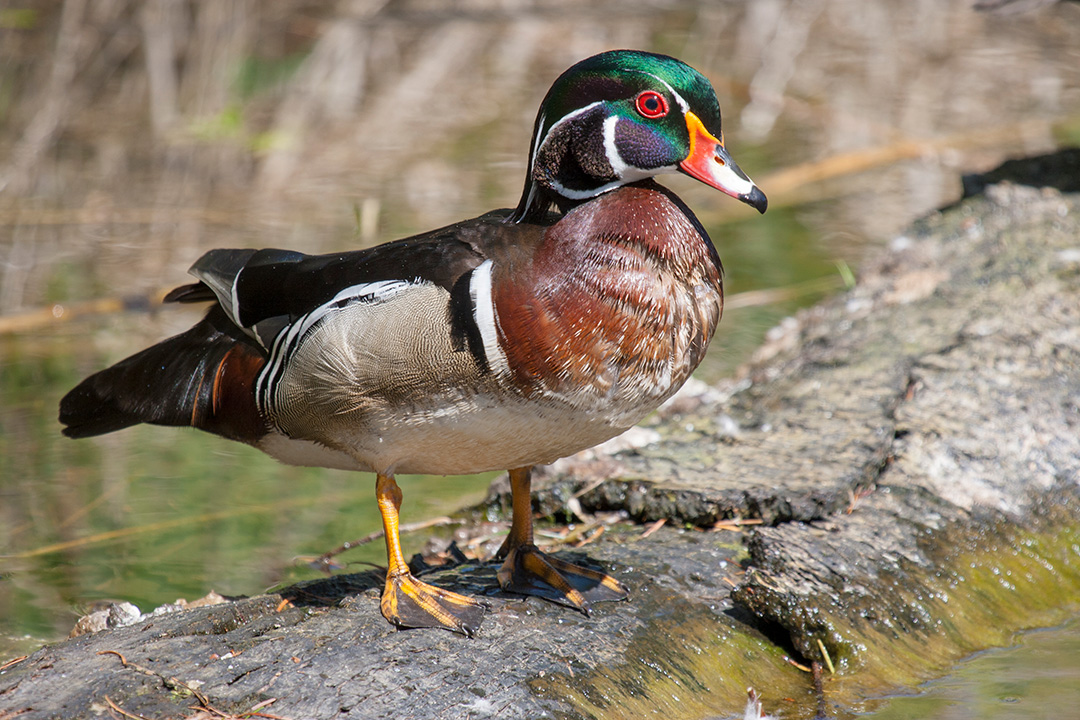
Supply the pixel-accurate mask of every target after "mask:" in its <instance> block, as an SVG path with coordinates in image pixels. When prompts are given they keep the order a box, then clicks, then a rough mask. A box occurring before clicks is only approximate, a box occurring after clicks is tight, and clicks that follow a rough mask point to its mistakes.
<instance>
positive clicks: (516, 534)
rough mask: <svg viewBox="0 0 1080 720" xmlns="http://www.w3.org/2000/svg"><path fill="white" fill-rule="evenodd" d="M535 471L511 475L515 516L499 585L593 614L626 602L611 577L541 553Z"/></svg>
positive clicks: (523, 470) (625, 594)
mask: <svg viewBox="0 0 1080 720" xmlns="http://www.w3.org/2000/svg"><path fill="white" fill-rule="evenodd" d="M531 473H532V468H531V467H526V468H517V469H515V470H511V471H510V490H511V498H512V502H513V506H514V515H513V519H512V521H511V523H510V534H509V535H508V536H507V538H506V541H505V542H504V543H503V545H502V547H501V548H500V549H499V552H498V554H497V557H505V558H506V560H505V562H503V564H502V567H500V568H499V572H498V578H499V585H500V586H501V587H502V589H503V590H506V591H507V592H515V593H521V594H522V595H536V596H537V597H542V598H545V599H547V600H551V601H553V602H557V603H559V604H562V605H567V606H569V607H572V608H575V609H577V610H580V611H581V612H583V613H585V614H586V615H588V614H589V606H590V605H591V604H592V603H594V602H604V601H609V600H626V599H627V598H629V597H630V593H629V592H628V591H627V589H626V587H625V586H624V585H623V584H622V583H620V582H619V581H618V580H616V579H615V578H613V577H611V576H610V575H605V574H604V573H602V572H597V571H596V570H589V569H588V568H583V567H580V566H578V565H573V564H571V563H568V562H565V561H563V560H559V559H558V558H555V557H552V556H551V555H548V554H546V553H542V552H540V550H539V549H537V547H536V545H535V544H534V543H533V529H532V499H531V493H532V476H531Z"/></svg>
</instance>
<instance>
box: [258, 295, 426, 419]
mask: <svg viewBox="0 0 1080 720" xmlns="http://www.w3.org/2000/svg"><path fill="white" fill-rule="evenodd" d="M411 284H412V283H411V282H409V281H408V280H379V281H378V282H371V283H363V284H360V285H352V286H350V287H347V288H345V289H344V290H342V291H341V292H339V293H338V294H337V295H335V296H334V297H333V298H331V299H330V300H329V301H327V302H325V303H323V304H322V305H320V306H319V307H317V308H315V309H314V310H312V311H311V312H309V313H307V314H306V315H304V316H302V317H300V318H299V319H298V320H297V322H295V323H293V324H292V325H289V326H288V328H286V329H285V330H283V331H282V332H280V333H278V336H277V337H276V338H274V347H273V349H272V350H271V351H270V359H269V360H268V361H267V363H266V365H265V366H264V367H263V369H262V372H260V373H259V377H258V378H257V379H256V381H255V402H256V404H257V405H258V406H259V409H260V410H262V411H263V413H265V414H271V413H270V412H269V411H270V406H271V404H272V402H273V395H274V387H275V386H276V385H277V383H278V380H279V378H280V376H281V374H282V373H283V372H284V371H285V366H286V365H288V363H289V360H290V359H291V358H292V356H293V354H294V353H295V352H296V350H297V348H298V347H299V345H300V343H301V342H302V341H303V338H304V336H305V334H307V332H308V330H310V329H311V328H312V327H314V326H315V325H316V324H318V323H319V322H320V321H322V320H323V319H325V318H326V317H327V316H328V315H330V314H331V313H334V312H336V311H337V310H338V309H340V307H341V306H342V305H343V304H348V303H350V302H370V303H377V302H382V301H384V300H386V299H388V298H390V297H392V296H394V295H396V294H397V293H398V292H399V291H401V290H402V289H404V288H406V287H408V286H409V285H411Z"/></svg>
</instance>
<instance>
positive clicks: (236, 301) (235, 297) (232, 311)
mask: <svg viewBox="0 0 1080 720" xmlns="http://www.w3.org/2000/svg"><path fill="white" fill-rule="evenodd" d="M243 272H244V269H243V268H240V272H238V273H236V277H234V278H233V281H232V291H231V292H230V295H231V296H232V297H231V300H232V304H231V305H230V306H229V317H231V318H232V321H233V322H234V323H236V327H238V328H242V327H244V326H243V325H241V324H240V295H239V293H238V292H237V290H238V287H237V286H238V285H239V284H240V275H242V274H243Z"/></svg>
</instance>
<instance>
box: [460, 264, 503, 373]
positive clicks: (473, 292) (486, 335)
mask: <svg viewBox="0 0 1080 720" xmlns="http://www.w3.org/2000/svg"><path fill="white" fill-rule="evenodd" d="M492 267H493V265H492V263H491V261H490V260H485V261H484V262H482V263H480V264H479V265H477V266H476V267H475V268H474V269H473V271H472V277H471V278H469V297H470V298H471V299H472V305H473V320H474V321H475V322H476V327H477V329H478V330H480V339H481V340H483V342H484V357H485V358H487V363H488V367H489V368H490V369H491V372H493V373H494V374H496V375H502V374H504V373H507V372H509V371H510V364H509V363H508V362H507V361H506V354H505V353H504V352H503V350H502V346H501V345H499V329H498V318H497V317H496V315H495V300H494V298H493V297H492V295H491V269H492Z"/></svg>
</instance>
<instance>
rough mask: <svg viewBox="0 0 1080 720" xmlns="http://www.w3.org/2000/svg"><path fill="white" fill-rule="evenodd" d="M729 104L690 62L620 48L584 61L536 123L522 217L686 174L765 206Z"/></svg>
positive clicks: (561, 81)
mask: <svg viewBox="0 0 1080 720" xmlns="http://www.w3.org/2000/svg"><path fill="white" fill-rule="evenodd" d="M723 138H724V136H723V133H722V132H721V130H720V105H719V103H718V102H717V100H716V92H715V91H714V90H713V88H712V85H711V84H709V81H708V80H706V79H705V78H704V76H702V75H701V73H699V72H698V71H697V70H694V69H693V68H692V67H690V66H689V65H687V64H685V63H683V62H680V61H679V60H676V59H675V58H672V57H668V56H667V55H656V54H654V53H647V52H639V51H636V50H612V51H610V52H605V53H601V54H599V55H594V56H593V57H590V58H587V59H585V60H582V61H581V62H579V63H577V64H576V65H574V66H573V67H571V68H570V69H569V70H567V71H566V72H564V73H563V74H562V75H560V76H559V78H558V79H557V80H556V81H555V84H554V85H552V86H551V89H550V90H548V94H547V96H546V97H545V98H544V102H543V103H542V104H541V105H540V112H539V114H538V115H537V117H536V125H535V126H534V128H533V139H532V153H531V155H530V156H529V171H528V174H527V175H526V178H525V190H524V192H523V193H522V196H521V201H520V202H519V203H518V207H517V209H516V210H515V211H514V214H513V216H512V219H513V221H514V222H521V221H522V220H537V219H539V218H540V217H542V216H543V214H544V213H545V212H546V211H547V209H548V208H549V207H550V206H551V204H552V203H554V204H556V205H558V206H559V207H560V208H561V209H563V210H566V209H568V208H570V207H573V206H574V205H577V204H578V203H581V202H584V201H587V200H589V199H590V198H593V197H596V196H597V195H600V194H601V193H605V192H607V191H609V190H613V189H615V188H617V187H619V186H620V185H625V184H626V183H631V182H635V181H637V180H643V179H645V178H650V177H653V176H654V175H659V174H661V173H672V172H682V173H686V174H687V175H689V176H691V177H694V178H697V179H698V180H700V181H702V182H703V183H705V184H706V185H711V186H712V187H714V188H716V189H717V190H720V191H721V192H724V193H727V194H728V195H731V196H732V197H735V198H738V199H739V200H742V201H743V202H745V203H746V204H748V205H750V206H752V207H754V208H756V209H757V210H758V211H759V212H765V208H766V206H767V204H768V201H767V200H766V198H765V194H764V193H763V192H761V190H759V189H758V187H757V186H756V185H754V183H753V182H752V181H751V180H750V178H748V177H747V176H746V174H745V173H743V171H742V170H740V169H739V166H738V165H736V164H735V162H734V161H733V160H732V159H731V156H730V155H729V154H728V152H727V150H726V149H725V148H724V140H723Z"/></svg>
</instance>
